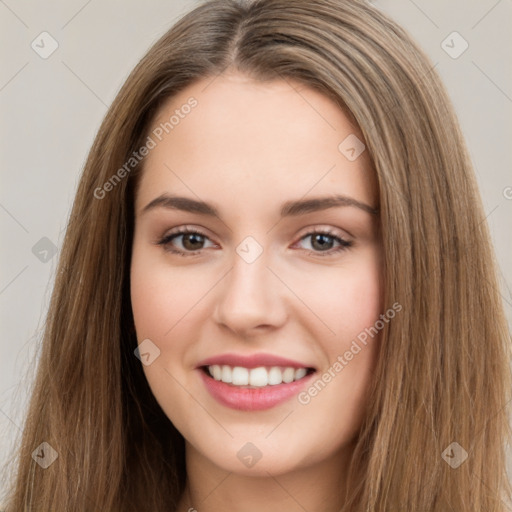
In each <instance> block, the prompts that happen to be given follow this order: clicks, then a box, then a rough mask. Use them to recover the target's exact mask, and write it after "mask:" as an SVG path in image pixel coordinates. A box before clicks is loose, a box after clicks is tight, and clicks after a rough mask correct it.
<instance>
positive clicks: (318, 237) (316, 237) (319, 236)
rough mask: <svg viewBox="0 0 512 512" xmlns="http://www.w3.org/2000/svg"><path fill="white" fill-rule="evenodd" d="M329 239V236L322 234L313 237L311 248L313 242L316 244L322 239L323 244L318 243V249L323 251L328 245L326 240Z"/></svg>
mask: <svg viewBox="0 0 512 512" xmlns="http://www.w3.org/2000/svg"><path fill="white" fill-rule="evenodd" d="M330 238H331V237H330V236H329V235H324V234H318V235H315V236H314V237H313V246H314V245H315V242H317V241H318V240H319V239H322V240H323V242H320V245H319V247H320V249H325V248H326V246H328V245H330V244H329V241H328V239H330ZM326 239H327V241H326ZM331 243H332V240H331Z"/></svg>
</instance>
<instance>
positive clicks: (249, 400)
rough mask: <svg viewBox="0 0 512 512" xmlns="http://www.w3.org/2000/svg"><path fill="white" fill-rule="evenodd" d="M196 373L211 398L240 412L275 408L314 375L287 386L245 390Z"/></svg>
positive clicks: (295, 392)
mask: <svg viewBox="0 0 512 512" xmlns="http://www.w3.org/2000/svg"><path fill="white" fill-rule="evenodd" d="M198 371H199V373H200V375H201V378H202V379H203V382H204V383H205V385H206V389H207V390H208V391H209V392H210V394H211V395H212V396H213V398H215V399H216V400H217V401H218V402H219V403H221V404H222V405H225V406H226V407H229V408H231V409H238V410H240V411H262V410H264V409H270V408H271V407H275V406H276V405H278V404H280V403H282V402H285V401H286V400H288V399H290V398H291V397H293V396H295V395H297V394H298V393H299V391H300V390H301V388H303V387H304V386H305V385H306V384H307V383H308V382H309V381H310V380H311V378H312V377H313V376H314V375H315V373H316V372H315V373H311V374H310V375H306V376H305V377H303V378H302V379H300V380H297V381H293V382H290V383H289V384H285V383H283V384H276V385H275V386H265V387H261V388H248V387H247V388H245V387H240V386H233V385H231V384H226V383H225V382H221V381H218V380H215V379H214V378H213V377H210V376H209V375H207V374H206V373H205V372H204V371H203V370H201V369H200V370H198Z"/></svg>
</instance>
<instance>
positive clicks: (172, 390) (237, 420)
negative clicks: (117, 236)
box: [131, 74, 383, 476]
mask: <svg viewBox="0 0 512 512" xmlns="http://www.w3.org/2000/svg"><path fill="white" fill-rule="evenodd" d="M191 98H193V99H191ZM186 105H188V107H187V106H186ZM172 116H174V117H172ZM165 123H167V125H165ZM166 132H168V133H166ZM149 135H150V137H151V141H152V142H151V141H150V140H149V139H148V145H147V146H148V148H149V154H148V155H147V156H146V158H145V163H144V171H143V175H142V178H141V182H140V188H139V189H138V192H137V196H136V204H135V214H136V223H135V235H134V242H133V259H132V266H131V300H132V307H133V314H134V319H135V326H136V331H137V337H138V342H139V344H141V343H143V344H142V345H141V347H140V352H141V354H142V355H141V359H142V361H143V362H144V372H145V375H146V377H147V379H148V382H149V385H150V387H151V389H152V391H153V393H154V395H155V397H156V399H157V401H158V403H159V404H160V406H161V407H162V409H163V410H164V412H165V413H166V415H167V416H168V417H169V419H170V420H171V421H172V422H173V423H174V425H175V426H176V427H177V429H178V430H179V431H180V432H181V433H182V434H183V436H184V437H185V440H186V442H187V449H188V454H189V455H190V454H191V453H193V454H194V455H195V457H196V460H199V461H202V462H203V463H204V464H213V465H215V466H217V467H220V468H223V469H225V470H227V471H231V472H237V473H245V474H253V475H265V476H267V475H268V473H267V472H269V473H271V474H272V475H276V474H281V473H284V472H287V471H291V470H295V469H301V468H305V467H306V466H308V465H314V464H318V463H321V462H323V461H327V460H336V459H337V457H342V454H343V451H344V448H346V447H347V446H349V445H350V443H351V441H353V439H354V437H355V435H356V434H357V431H358V428H359V427H360V424H361V420H362V417H363V412H364V406H365V400H366V392H367V390H368V384H369V380H370V377H371V375H372V368H373V365H374V362H375V357H376V354H377V350H378V334H377V335H375V334H373V333H374V332H375V329H374V330H373V331H371V332H372V335H368V332H369V331H365V329H369V328H371V327H374V324H375V323H376V321H378V320H379V315H380V314H381V313H383V311H381V308H382V306H383V304H382V303H381V282H380V280H381V273H382V272H381V271H382V269H381V258H380V256H381V249H380V241H379V235H378V220H377V216H376V215H375V213H372V211H371V210H372V209H375V208H376V207H377V206H378V204H377V201H378V196H377V188H376V185H375V182H374V176H373V173H372V170H371V165H370V159H369V155H368V151H366V150H364V149H363V146H362V145H361V144H362V143H361V140H360V139H362V136H361V134H360V133H359V132H358V131H357V129H356V128H355V127H354V126H352V125H351V124H350V122H349V121H348V119H347V117H346V116H345V115H344V114H343V112H342V111H341V110H340V109H339V108H338V107H337V106H336V105H335V104H334V103H333V102H331V101H330V100H329V99H328V98H326V97H324V96H323V95H321V94H320V93H318V92H316V91H313V90H311V89H308V88H306V87H304V86H300V85H299V84H297V83H293V82H286V81H275V82H268V83H260V82H254V81H252V80H250V79H248V78H246V77H244V76H242V75H238V74H230V75H221V76H219V77H217V78H215V79H212V78H209V79H204V80H201V81H200V82H197V83H196V84H194V85H193V86H191V87H189V88H187V89H186V90H184V91H182V92H181V93H180V94H179V95H177V96H175V97H173V98H172V99H171V100H170V101H168V102H167V104H166V105H165V106H164V107H163V108H162V109H161V110H160V112H159V114H158V116H157V119H156V120H155V121H154V124H153V126H152V127H151V132H150V133H149ZM347 137H348V139H347ZM356 137H357V138H356ZM340 143H341V145H340ZM153 146H154V147H153ZM361 151H362V152H361ZM359 153H360V154H359ZM358 154H359V155H358ZM335 198H338V199H340V200H339V202H337V203H335V202H334V201H332V200H333V199H335ZM329 201H332V202H329ZM190 231H193V232H194V233H192V234H190ZM178 232H179V234H178ZM187 232H188V234H187ZM184 233H185V234H184ZM381 323H382V322H381ZM358 336H359V338H358ZM363 339H365V340H366V342H363ZM145 340H146V341H145ZM147 340H150V341H147Z"/></svg>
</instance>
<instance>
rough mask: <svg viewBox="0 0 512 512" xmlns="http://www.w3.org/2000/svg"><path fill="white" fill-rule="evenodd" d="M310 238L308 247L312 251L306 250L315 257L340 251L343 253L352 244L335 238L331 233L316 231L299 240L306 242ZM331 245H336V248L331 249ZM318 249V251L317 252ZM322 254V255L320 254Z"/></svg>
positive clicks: (337, 237)
mask: <svg viewBox="0 0 512 512" xmlns="http://www.w3.org/2000/svg"><path fill="white" fill-rule="evenodd" d="M308 238H310V239H311V242H310V244H309V245H310V246H311V247H312V249H307V250H308V251H309V252H310V253H313V254H314V255H315V256H330V255H333V254H336V253H339V252H340V251H345V250H347V249H348V248H349V247H352V242H351V241H349V240H345V239H344V238H341V237H339V236H336V235H335V234H334V233H333V232H332V231H329V230H317V231H311V232H310V233H307V234H306V235H304V236H303V237H302V238H301V239H300V240H301V241H302V240H306V239H308ZM333 243H338V246H337V247H335V248H334V249H333V248H332V246H333ZM317 249H318V250H317ZM322 253H323V254H322Z"/></svg>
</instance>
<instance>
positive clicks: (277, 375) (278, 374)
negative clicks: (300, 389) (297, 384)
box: [268, 366, 283, 386]
mask: <svg viewBox="0 0 512 512" xmlns="http://www.w3.org/2000/svg"><path fill="white" fill-rule="evenodd" d="M281 382H283V372H282V371H281V369H280V368H276V367H275V366H273V367H272V368H270V371H269V372H268V383H269V384H270V385H271V386H275V385H276V384H281Z"/></svg>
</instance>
